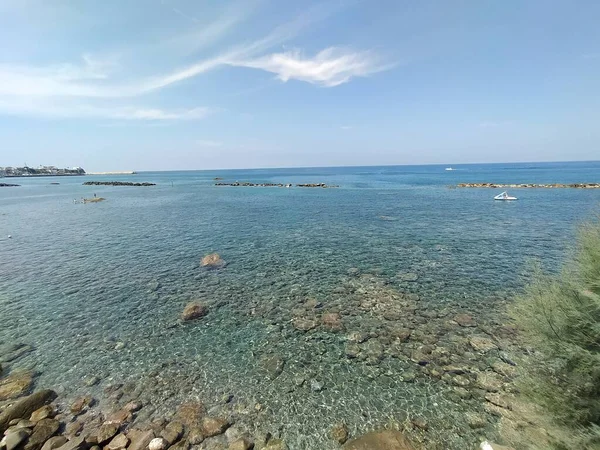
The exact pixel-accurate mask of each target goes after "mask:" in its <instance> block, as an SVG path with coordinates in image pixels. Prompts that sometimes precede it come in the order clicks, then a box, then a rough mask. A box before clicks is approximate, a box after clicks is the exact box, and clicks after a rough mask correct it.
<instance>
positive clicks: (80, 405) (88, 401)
mask: <svg viewBox="0 0 600 450" xmlns="http://www.w3.org/2000/svg"><path fill="white" fill-rule="evenodd" d="M93 404H94V399H93V398H92V397H91V396H89V395H86V396H84V397H79V398H78V399H76V400H75V401H74V402H73V403H72V404H71V407H70V410H71V413H73V414H75V415H79V414H81V413H82V412H84V411H85V410H86V409H87V408H88V407H90V406H92V405H93Z"/></svg>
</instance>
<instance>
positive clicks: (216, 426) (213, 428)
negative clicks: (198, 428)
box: [202, 417, 230, 437]
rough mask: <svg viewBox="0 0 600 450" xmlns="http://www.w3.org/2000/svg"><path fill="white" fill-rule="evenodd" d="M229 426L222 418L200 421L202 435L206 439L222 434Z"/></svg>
mask: <svg viewBox="0 0 600 450" xmlns="http://www.w3.org/2000/svg"><path fill="white" fill-rule="evenodd" d="M229 425H230V424H229V422H228V421H227V419H223V418H222V417H205V418H204V419H202V434H203V435H204V436H206V437H212V436H217V435H219V434H223V433H224V432H225V430H226V429H227V427H229Z"/></svg>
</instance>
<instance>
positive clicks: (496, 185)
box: [457, 183, 600, 189]
mask: <svg viewBox="0 0 600 450" xmlns="http://www.w3.org/2000/svg"><path fill="white" fill-rule="evenodd" d="M457 187H459V188H511V189H520V188H545V189H561V188H575V189H600V183H571V184H563V183H551V184H533V183H522V184H502V183H459V184H458V185H457Z"/></svg>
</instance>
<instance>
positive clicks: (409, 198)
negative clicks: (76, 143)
mask: <svg viewBox="0 0 600 450" xmlns="http://www.w3.org/2000/svg"><path fill="white" fill-rule="evenodd" d="M453 167H454V168H455V169H456V170H453V171H446V170H444V168H445V166H435V165H428V166H394V167H348V168H306V169H262V170H219V171H185V172H141V173H138V174H136V175H131V176H86V177H56V178H49V177H44V178H10V179H3V180H0V181H3V182H8V183H16V184H20V185H21V186H20V187H10V188H8V187H7V188H0V359H1V358H2V354H3V352H8V351H9V350H8V349H9V347H11V346H14V344H27V345H30V346H32V348H33V350H32V351H31V352H29V353H26V354H24V355H23V356H21V357H19V358H17V359H15V360H13V361H11V362H9V363H8V364H6V363H4V364H3V365H4V366H5V367H6V368H8V369H10V370H11V371H14V370H18V369H31V370H34V371H35V372H36V374H37V377H36V388H42V387H48V388H52V389H55V390H56V391H57V392H59V394H60V396H61V397H62V398H65V399H71V398H74V397H76V396H77V395H82V394H86V393H91V394H92V395H94V396H95V397H96V398H97V399H99V400H100V403H101V405H103V404H104V405H106V407H110V406H111V405H112V404H111V401H113V400H111V399H110V398H108V395H107V394H106V393H105V389H106V387H107V386H109V385H111V384H116V383H124V384H125V386H126V387H127V388H128V391H127V392H128V395H131V396H135V397H136V398H139V399H140V400H141V401H142V402H143V403H144V405H145V406H144V408H143V409H142V411H141V412H140V420H141V418H142V417H146V418H152V417H155V416H166V417H169V415H170V414H172V412H173V411H174V410H175V408H176V406H177V405H178V404H179V403H181V402H182V401H187V400H189V399H197V400H201V401H202V402H203V403H205V405H206V406H207V408H209V409H211V408H213V411H216V412H218V413H222V414H229V415H230V416H232V417H234V418H235V421H236V423H239V425H240V426H241V427H245V428H247V429H249V430H250V432H259V431H261V432H262V431H264V432H267V431H268V432H271V433H272V434H274V435H279V436H281V437H282V438H283V439H284V440H285V441H286V442H287V445H288V448H289V449H290V450H300V449H310V450H312V449H315V450H321V449H323V450H328V449H336V448H339V445H338V444H337V443H336V442H335V441H334V440H332V439H331V437H330V436H329V431H330V429H331V428H332V427H333V426H334V425H335V424H337V423H341V422H343V423H345V424H346V425H347V426H348V428H349V430H350V434H351V436H356V435H358V434H360V433H363V432H366V431H368V430H371V429H374V428H378V427H384V426H388V425H389V424H390V423H400V424H406V423H411V422H413V421H414V420H415V419H419V420H422V421H426V423H427V424H428V430H427V431H423V429H422V428H423V427H422V426H421V427H420V429H415V430H414V433H415V436H416V438H417V439H423V442H426V443H427V442H429V443H430V445H429V447H428V448H440V449H441V448H445V449H463V448H476V447H477V445H478V443H479V442H480V440H481V438H482V437H490V438H493V437H494V436H495V433H496V428H495V423H496V420H497V418H496V417H495V416H493V415H492V414H489V412H488V411H486V410H485V408H484V404H485V399H483V397H482V395H483V394H482V393H481V389H480V388H473V390H471V385H472V384H473V385H475V384H476V382H477V380H478V378H477V373H491V372H492V369H491V367H492V366H493V365H494V364H495V362H497V361H499V360H500V357H501V356H502V351H503V350H505V349H503V348H502V345H499V347H500V349H498V350H495V349H494V350H491V351H489V352H476V351H474V350H473V349H471V348H469V346H468V340H469V339H470V337H472V336H473V335H479V334H481V335H482V336H485V337H487V338H489V337H490V336H491V337H492V338H494V339H495V337H494V331H493V330H495V329H496V328H495V327H499V326H502V325H503V324H505V323H507V319H506V316H505V308H506V305H507V304H508V303H509V302H510V300H511V298H512V297H513V296H514V295H515V294H516V293H518V292H519V290H520V289H521V287H522V286H523V284H524V283H525V282H526V280H527V277H528V273H529V272H530V270H531V267H532V260H536V259H537V260H540V261H541V263H542V266H543V267H544V268H545V269H546V270H549V271H555V270H557V269H558V268H559V267H560V263H561V261H562V260H563V258H564V257H565V254H566V250H567V249H568V247H569V245H570V244H571V243H572V241H573V238H574V236H575V232H576V229H577V226H578V225H579V224H580V223H581V222H583V221H585V220H588V219H590V218H592V217H593V216H594V215H595V214H597V213H598V212H600V189H588V190H583V189H512V190H510V189H509V194H511V195H515V196H517V197H518V201H515V202H497V201H494V200H493V197H494V195H496V194H497V193H499V192H500V191H501V190H500V189H499V190H494V189H485V188H482V189H478V188H459V189H457V188H453V186H455V185H456V184H457V183H460V182H494V183H576V182H600V162H576V163H529V164H473V165H457V166H453ZM215 177H221V178H223V181H224V182H233V181H240V182H241V181H249V182H254V183H261V182H271V183H294V184H296V183H321V182H323V183H326V184H328V185H338V186H339V187H337V188H331V189H320V188H299V187H295V186H294V187H292V188H289V189H286V188H276V187H218V186H214V183H215V181H214V178H215ZM112 180H115V181H135V182H144V181H147V182H153V183H156V184H157V185H156V186H152V187H110V186H83V185H82V184H83V182H84V181H112ZM51 182H58V183H60V184H58V185H52V184H51ZM94 193H95V194H97V196H98V197H104V198H106V201H104V202H100V203H93V204H90V203H88V204H81V203H75V202H74V200H75V199H80V198H82V197H86V198H90V197H93V195H94ZM9 235H11V236H12V237H11V238H8V236H9ZM213 252H217V253H218V254H219V255H221V257H222V258H223V260H224V261H225V262H226V265H225V266H224V267H222V268H219V269H207V268H205V267H201V265H200V261H201V259H202V257H203V256H205V255H207V254H210V253H213ZM191 301H200V302H204V303H205V304H206V305H208V308H209V313H208V315H207V316H206V317H204V318H202V319H200V320H197V321H193V322H188V323H182V322H181V321H180V319H179V317H180V315H181V312H182V310H183V308H184V306H185V305H186V304H187V303H189V302H191ZM459 313H463V314H469V315H470V316H472V317H473V318H474V320H475V321H476V322H477V324H478V326H477V327H461V326H458V325H457V324H456V323H455V322H453V321H452V319H453V317H455V316H456V314H459ZM327 314H329V315H330V316H328V317H331V314H333V316H334V322H335V323H334V324H331V323H325V322H323V318H324V316H326V315H327ZM403 330H409V331H410V333H411V335H410V338H408V339H407V338H406V336H405V335H402V333H403ZM489 330H492V331H491V332H490V331H489ZM399 336H400V337H399ZM3 349H4V350H3ZM415 353H419V354H418V355H416V356H415ZM419 355H420V356H419ZM423 355H425V356H423ZM428 355H429V356H428ZM424 359H426V360H427V361H424ZM457 364H458V365H461V366H465V367H468V370H467V371H466V372H467V374H466V375H463V377H464V378H465V379H466V380H467V381H464V380H463V379H462V378H461V379H460V380H459V381H456V380H455V379H454V378H452V377H451V376H450V375H448V374H444V375H441V374H440V373H442V374H443V373H444V370H445V369H444V367H447V366H449V365H457ZM432 367H434V368H435V367H437V372H436V371H434V370H432V369H431V368H432ZM494 376H496V375H495V374H494ZM93 377H96V378H97V379H98V380H99V382H98V383H97V384H96V383H95V381H97V380H92V381H91V382H90V380H91V379H92V378H93ZM504 381H507V382H508V381H509V380H507V379H504ZM89 384H93V385H92V386H89ZM463 385H464V386H463ZM465 387H466V388H465ZM224 398H227V399H228V400H229V401H228V402H225V401H224V400H223V399H224ZM103 402H104V403H103ZM466 413H470V414H477V415H479V416H480V417H482V418H483V420H484V422H485V424H486V425H485V426H484V427H481V428H477V427H475V428H474V427H472V426H470V425H469V424H468V423H467V420H466V419H465V417H466V416H465V414H466ZM417 428H419V427H417Z"/></svg>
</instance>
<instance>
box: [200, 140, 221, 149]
mask: <svg viewBox="0 0 600 450" xmlns="http://www.w3.org/2000/svg"><path fill="white" fill-rule="evenodd" d="M196 144H197V145H198V146H200V147H222V146H223V143H222V142H220V141H209V140H203V139H199V140H197V141H196Z"/></svg>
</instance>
